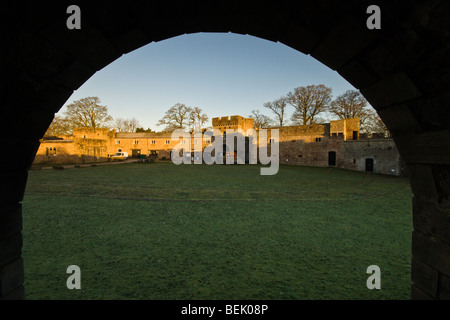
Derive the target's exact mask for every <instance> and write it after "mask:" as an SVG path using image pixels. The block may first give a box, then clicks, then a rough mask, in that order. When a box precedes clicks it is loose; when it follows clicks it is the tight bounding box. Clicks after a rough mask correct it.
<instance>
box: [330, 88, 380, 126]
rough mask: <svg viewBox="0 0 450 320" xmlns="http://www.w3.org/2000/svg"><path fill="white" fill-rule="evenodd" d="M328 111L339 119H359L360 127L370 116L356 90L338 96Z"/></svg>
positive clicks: (364, 100) (362, 97) (361, 96)
mask: <svg viewBox="0 0 450 320" xmlns="http://www.w3.org/2000/svg"><path fill="white" fill-rule="evenodd" d="M328 111H329V112H330V113H331V114H333V115H335V116H337V117H338V118H339V119H349V118H359V119H360V121H361V127H363V126H364V124H365V123H366V121H367V120H368V119H369V118H370V117H371V116H372V112H371V109H370V108H369V107H368V102H367V100H366V99H365V98H364V96H363V95H362V94H361V93H359V91H357V90H347V91H346V92H345V93H343V94H341V95H340V96H338V97H337V98H336V99H335V100H333V102H331V105H330V106H329V108H328Z"/></svg>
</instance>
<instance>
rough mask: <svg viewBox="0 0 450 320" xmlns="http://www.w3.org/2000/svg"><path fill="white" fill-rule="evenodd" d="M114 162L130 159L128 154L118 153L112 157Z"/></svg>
mask: <svg viewBox="0 0 450 320" xmlns="http://www.w3.org/2000/svg"><path fill="white" fill-rule="evenodd" d="M111 159H113V160H126V159H128V152H116V153H115V154H113V155H112V156H111Z"/></svg>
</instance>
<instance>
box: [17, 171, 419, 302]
mask: <svg viewBox="0 0 450 320" xmlns="http://www.w3.org/2000/svg"><path fill="white" fill-rule="evenodd" d="M259 169H260V167H259V166H249V165H244V166H243V165H228V166H225V165H222V166H220V165H213V166H208V165H180V166H175V165H173V164H172V163H154V164H123V165H116V166H99V167H87V168H81V169H76V168H71V169H66V170H37V171H30V173H29V178H28V185H27V189H26V193H25V198H24V201H23V220H24V221H23V238H24V245H23V258H24V262H25V290H26V294H27V298H28V299H181V300H183V299H273V300H280V299H291V300H302V299H409V297H410V291H409V290H410V289H409V287H410V261H411V231H412V207H411V197H412V194H411V190H410V186H409V183H408V180H407V179H405V178H398V177H389V176H383V175H376V174H365V173H361V172H352V171H346V170H340V169H335V168H333V169H331V168H312V167H297V166H281V167H280V170H279V172H278V174H276V175H274V176H261V175H260V174H259ZM69 265H78V266H79V267H80V269H81V290H69V289H67V287H66V280H67V278H68V277H69V276H70V275H69V274H67V273H66V269H67V267H68V266H69ZM370 265H378V266H379V267H380V269H381V290H369V289H368V288H367V286H366V280H367V278H368V277H369V275H368V274H366V269H367V267H368V266H370Z"/></svg>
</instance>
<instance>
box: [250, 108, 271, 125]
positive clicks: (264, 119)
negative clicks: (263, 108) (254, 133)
mask: <svg viewBox="0 0 450 320" xmlns="http://www.w3.org/2000/svg"><path fill="white" fill-rule="evenodd" d="M248 117H249V118H253V120H255V124H254V125H255V128H268V127H270V126H271V125H272V119H270V118H269V117H268V116H265V115H263V114H262V113H260V112H259V110H253V111H252V114H251V115H249V116H248Z"/></svg>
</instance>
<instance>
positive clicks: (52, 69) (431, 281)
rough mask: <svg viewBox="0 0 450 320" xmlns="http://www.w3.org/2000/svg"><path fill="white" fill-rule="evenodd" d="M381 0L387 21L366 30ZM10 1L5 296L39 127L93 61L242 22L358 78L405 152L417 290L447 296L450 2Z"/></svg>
mask: <svg viewBox="0 0 450 320" xmlns="http://www.w3.org/2000/svg"><path fill="white" fill-rule="evenodd" d="M376 3H378V4H379V6H380V8H381V10H382V29H381V30H368V29H367V27H366V19H367V17H368V15H367V14H366V9H367V7H368V6H369V5H371V4H376ZM69 5H70V3H64V2H58V3H57V4H54V5H52V6H51V7H42V4H40V3H30V4H22V3H21V4H3V5H2V6H3V9H4V11H3V12H8V15H9V16H10V17H12V19H3V20H2V22H1V23H2V28H1V29H0V30H1V32H2V40H3V50H2V55H1V62H2V80H3V81H2V83H3V94H2V98H3V107H2V111H1V114H2V118H3V119H6V121H5V123H4V124H3V126H2V132H3V137H4V150H12V149H14V150H15V154H16V156H15V157H3V158H2V160H1V162H2V169H1V171H0V177H1V179H0V190H1V192H0V208H1V210H0V281H1V282H0V284H1V285H0V290H1V292H0V297H3V298H23V297H24V290H23V262H22V260H21V248H22V236H21V229H22V226H21V216H22V214H21V205H20V202H21V201H22V199H23V195H24V190H25V186H26V181H27V171H28V169H29V168H30V165H31V163H32V161H33V158H34V155H35V153H36V150H37V148H38V146H39V139H40V138H41V137H42V135H43V134H44V132H45V131H46V129H47V127H48V125H49V124H50V123H51V121H52V119H53V116H54V113H55V112H57V111H58V110H59V109H60V108H61V107H62V105H63V104H64V103H65V101H66V100H67V99H68V98H69V97H70V95H71V94H72V92H73V91H74V90H76V89H77V88H79V87H80V86H81V85H82V84H83V83H84V82H85V81H86V80H87V79H89V78H90V77H91V76H92V75H93V74H94V73H95V72H96V71H98V70H101V69H102V68H103V67H105V66H106V65H108V64H109V63H111V62H112V61H114V60H116V59H117V58H119V57H120V56H121V55H123V54H126V53H128V52H130V51H132V50H135V49H137V48H139V47H141V46H143V45H145V44H148V43H151V42H153V41H160V40H163V39H167V38H170V37H173V36H177V35H181V34H185V33H194V32H235V33H240V34H250V35H253V36H256V37H260V38H264V39H267V40H271V41H280V42H282V43H284V44H286V45H288V46H290V47H292V48H294V49H296V50H298V51H300V52H303V53H305V54H310V55H311V56H313V57H315V58H316V59H318V60H319V61H321V62H323V63H324V64H325V65H327V66H329V67H330V68H332V69H333V70H336V71H337V72H338V73H339V74H341V75H342V76H343V77H344V78H345V79H347V80H348V81H349V82H350V83H351V84H352V85H353V86H355V87H356V88H358V89H359V90H361V92H362V93H363V94H364V96H365V97H366V98H367V99H368V101H369V102H370V103H371V105H372V106H374V107H375V108H376V110H377V111H378V113H379V115H380V116H381V118H382V119H383V121H384V122H385V124H386V125H387V127H388V128H389V129H390V131H391V133H392V135H393V138H394V140H395V142H396V144H397V147H398V149H399V151H400V153H401V156H402V158H403V159H404V161H405V162H406V164H407V167H408V172H409V177H410V181H411V186H412V190H413V193H414V198H413V223H414V232H413V234H412V239H413V248H412V251H413V258H412V283H413V284H412V289H411V297H412V298H435V299H449V298H450V231H449V230H450V209H449V204H448V203H449V202H448V201H449V195H450V132H449V123H450V121H449V120H450V108H448V106H449V104H450V78H449V74H450V72H449V71H450V61H449V59H448V57H449V56H450V46H449V43H450V41H449V36H450V34H449V33H450V21H449V19H448V15H449V14H450V4H449V3H448V1H439V0H429V1H422V2H420V4H415V3H408V5H405V4H400V3H392V2H383V1H375V2H374V3H372V2H370V3H369V2H368V1H359V0H354V1H346V2H345V3H342V2H339V1H331V0H324V1H302V2H301V3H297V4H292V3H288V2H283V1H276V2H272V3H260V2H256V3H242V2H221V3H216V2H198V3H195V4H192V3H185V2H182V1H180V2H175V3H170V4H159V5H158V6H156V5H155V4H153V3H151V2H150V3H149V2H142V3H141V2H133V3H131V4H127V6H123V5H117V4H110V3H106V4H100V3H89V4H82V5H80V7H81V12H82V28H81V30H68V29H67V28H66V19H67V17H68V15H67V14H66V9H67V7H68V6H69Z"/></svg>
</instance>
